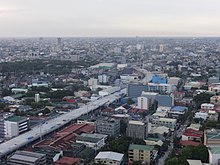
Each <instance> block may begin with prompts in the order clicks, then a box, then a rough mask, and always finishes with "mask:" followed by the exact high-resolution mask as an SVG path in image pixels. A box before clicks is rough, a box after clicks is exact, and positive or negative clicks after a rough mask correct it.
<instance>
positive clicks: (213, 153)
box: [208, 147, 220, 165]
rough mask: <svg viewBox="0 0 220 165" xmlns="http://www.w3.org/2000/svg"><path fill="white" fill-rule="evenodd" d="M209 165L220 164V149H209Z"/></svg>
mask: <svg viewBox="0 0 220 165" xmlns="http://www.w3.org/2000/svg"><path fill="white" fill-rule="evenodd" d="M208 152H209V163H210V164H211V165H219V164H220V147H209V148H208Z"/></svg>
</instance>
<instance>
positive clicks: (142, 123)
mask: <svg viewBox="0 0 220 165" xmlns="http://www.w3.org/2000/svg"><path fill="white" fill-rule="evenodd" d="M129 124H134V125H144V124H145V123H144V122H142V121H135V120H130V121H129Z"/></svg>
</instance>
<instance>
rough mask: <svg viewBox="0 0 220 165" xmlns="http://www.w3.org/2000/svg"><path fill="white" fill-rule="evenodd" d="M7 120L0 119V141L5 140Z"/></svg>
mask: <svg viewBox="0 0 220 165" xmlns="http://www.w3.org/2000/svg"><path fill="white" fill-rule="evenodd" d="M4 127H5V120H4V118H3V117H2V118H0V140H3V139H4V138H5V128H4Z"/></svg>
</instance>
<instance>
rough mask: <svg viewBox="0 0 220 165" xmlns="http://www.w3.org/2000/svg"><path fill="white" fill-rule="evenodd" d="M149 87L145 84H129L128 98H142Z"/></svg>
mask: <svg viewBox="0 0 220 165" xmlns="http://www.w3.org/2000/svg"><path fill="white" fill-rule="evenodd" d="M147 90H148V88H147V85H143V84H129V85H128V97H131V98H137V97H140V96H141V93H142V92H143V91H145V92H146V91H147Z"/></svg>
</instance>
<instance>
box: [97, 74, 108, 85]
mask: <svg viewBox="0 0 220 165" xmlns="http://www.w3.org/2000/svg"><path fill="white" fill-rule="evenodd" d="M108 80H109V76H107V75H106V74H102V75H99V76H98V81H99V83H104V84H106V83H108Z"/></svg>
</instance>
